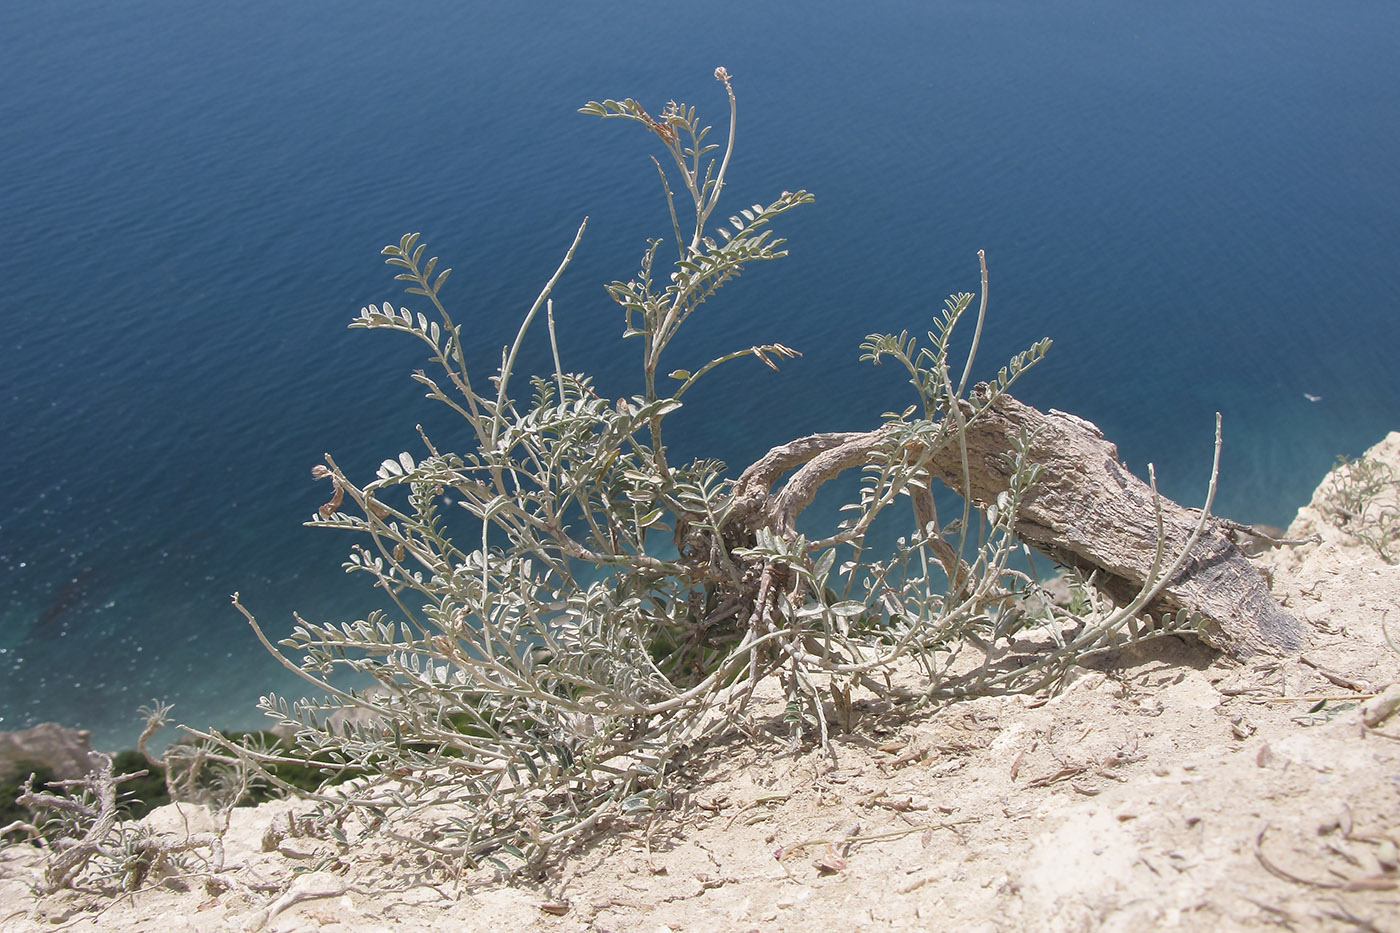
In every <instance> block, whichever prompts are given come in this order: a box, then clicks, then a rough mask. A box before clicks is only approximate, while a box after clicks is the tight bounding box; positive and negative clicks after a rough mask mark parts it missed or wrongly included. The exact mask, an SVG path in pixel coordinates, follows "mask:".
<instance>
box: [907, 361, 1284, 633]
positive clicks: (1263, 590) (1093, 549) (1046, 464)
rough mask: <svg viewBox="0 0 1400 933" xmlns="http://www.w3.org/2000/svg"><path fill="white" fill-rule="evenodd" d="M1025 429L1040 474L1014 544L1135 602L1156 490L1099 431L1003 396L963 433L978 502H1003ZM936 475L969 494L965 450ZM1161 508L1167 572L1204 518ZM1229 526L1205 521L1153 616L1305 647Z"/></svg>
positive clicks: (1145, 570)
mask: <svg viewBox="0 0 1400 933" xmlns="http://www.w3.org/2000/svg"><path fill="white" fill-rule="evenodd" d="M979 388H980V387H979ZM963 404H964V405H966V403H963ZM967 410H968V411H969V413H970V411H971V409H970V407H969V408H968V409H967ZM1023 434H1024V435H1025V436H1029V437H1032V438H1033V441H1032V443H1031V447H1030V451H1029V454H1030V460H1031V462H1033V463H1035V464H1038V465H1039V466H1040V467H1041V468H1042V473H1041V476H1040V479H1039V481H1038V482H1037V483H1036V485H1035V487H1034V488H1033V489H1032V491H1031V492H1030V494H1029V495H1027V496H1026V498H1025V499H1024V501H1023V502H1022V504H1021V507H1020V509H1019V511H1018V515H1017V525H1016V534H1017V537H1019V538H1020V539H1021V540H1022V541H1024V542H1026V543H1027V544H1029V545H1031V546H1032V547H1034V548H1036V549H1038V550H1040V551H1043V552H1044V553H1045V554H1047V555H1048V556H1050V557H1051V558H1053V559H1054V560H1056V561H1058V562H1060V563H1062V564H1066V565H1069V566H1074V567H1077V568H1079V569H1081V570H1084V571H1091V570H1095V569H1097V570H1098V571H1100V574H1099V576H1100V579H1101V580H1103V581H1104V583H1105V584H1106V586H1105V588H1106V590H1107V591H1108V593H1109V594H1110V595H1112V596H1114V597H1115V598H1117V599H1119V600H1120V601H1124V602H1126V601H1127V600H1130V599H1131V598H1132V597H1133V596H1134V595H1136V594H1137V593H1138V592H1139V591H1140V590H1141V588H1142V586H1143V583H1144V582H1145V581H1146V580H1147V578H1148V575H1149V573H1150V572H1151V570H1152V564H1153V560H1154V557H1155V556H1156V553H1157V505H1154V501H1153V494H1152V490H1151V487H1150V486H1148V484H1147V483H1145V482H1143V481H1142V480H1141V479H1139V478H1137V477H1136V476H1134V475H1132V474H1131V473H1129V472H1128V471H1127V469H1126V468H1125V467H1124V466H1123V465H1122V464H1121V463H1119V460H1118V448H1117V446H1116V445H1115V444H1113V443H1111V442H1110V441H1108V440H1107V439H1106V438H1105V437H1104V436H1103V432H1102V431H1100V430H1099V429H1098V427H1097V426H1095V425H1094V424H1092V423H1090V422H1088V421H1085V420H1084V419H1082V418H1078V417H1075V416H1074V415H1069V414H1065V413H1064V412H1060V411H1056V410H1054V409H1051V410H1050V411H1049V412H1048V413H1046V412H1042V411H1039V410H1038V409H1036V408H1033V407H1031V406H1029V405H1026V404H1024V403H1022V402H1019V401H1017V400H1016V399H1014V398H1012V397H1010V396H1009V395H1003V396H1001V397H1000V398H999V399H997V400H996V401H995V402H994V403H993V404H992V405H991V406H990V407H989V408H987V409H986V410H984V411H983V412H982V413H981V414H980V415H978V417H977V418H976V419H975V420H974V421H972V423H971V424H970V425H969V426H968V429H967V432H966V436H967V462H968V469H969V472H970V474H971V475H970V476H969V483H970V489H971V493H972V498H973V500H974V502H975V503H976V504H978V505H986V504H988V503H991V502H995V501H996V498H997V494H998V493H1000V492H1002V491H1004V490H1006V489H1007V487H1008V483H1009V480H1010V476H1011V467H1010V464H1009V462H1008V456H1009V455H1010V454H1011V452H1012V450H1013V443H1012V442H1013V439H1015V438H1017V437H1019V436H1021V435H1023ZM932 472H933V474H934V475H935V476H937V477H938V478H939V479H940V480H942V481H943V482H944V483H946V484H947V485H948V486H949V487H950V488H952V489H955V490H961V489H962V488H963V475H962V474H963V467H962V454H961V452H960V451H959V449H958V448H957V446H950V447H948V448H945V449H943V450H941V451H939V452H938V453H937V454H936V455H935V457H934V461H933V466H932ZM1158 502H1159V503H1160V509H1161V520H1162V529H1163V539H1164V544H1165V554H1164V560H1163V567H1164V568H1165V567H1169V566H1170V565H1171V563H1172V561H1174V560H1175V558H1176V557H1177V555H1178V554H1180V553H1181V552H1182V551H1183V549H1184V548H1185V547H1186V545H1187V543H1188V540H1189V538H1190V536H1191V534H1192V532H1193V530H1194V529H1195V528H1196V526H1197V524H1198V523H1199V521H1200V513H1199V512H1198V511H1196V510H1191V509H1186V508H1183V507H1182V506H1180V505H1178V504H1177V503H1175V502H1172V501H1171V500H1169V499H1167V498H1166V497H1159V499H1158ZM1227 527H1228V526H1227V524H1226V523H1225V522H1222V521H1220V520H1218V519H1214V518H1210V519H1208V520H1207V523H1206V527H1205V529H1204V531H1203V532H1202V534H1201V536H1200V537H1199V538H1198V539H1197V541H1196V543H1195V545H1194V546H1193V547H1192V548H1191V551H1190V554H1189V556H1188V558H1187V560H1186V562H1185V563H1184V564H1183V565H1182V567H1181V569H1180V570H1179V571H1178V572H1177V573H1176V575H1175V576H1174V577H1173V578H1172V579H1170V580H1169V581H1168V582H1167V584H1166V586H1165V587H1164V588H1163V589H1162V590H1161V592H1160V593H1159V594H1158V596H1157V597H1156V599H1155V600H1154V601H1153V602H1151V603H1149V604H1148V606H1147V610H1148V611H1149V612H1152V613H1157V612H1175V611H1177V610H1178V609H1181V608H1186V609H1189V610H1192V611H1195V612H1199V613H1200V614H1201V615H1202V616H1203V617H1204V618H1205V620H1206V628H1205V630H1204V632H1203V633H1202V637H1203V638H1204V639H1205V640H1206V641H1207V642H1208V643H1210V644H1211V645H1213V646H1215V647H1217V648H1220V649H1222V650H1224V651H1228V652H1229V653H1231V654H1234V655H1239V656H1246V655H1250V654H1254V653H1256V652H1259V651H1266V652H1292V651H1299V650H1301V649H1302V648H1303V645H1304V629H1303V626H1302V625H1301V624H1300V623H1299V622H1298V620H1296V619H1294V618H1293V617H1292V616H1290V615H1289V614H1288V613H1286V612H1284V611H1283V609H1282V608H1281V607H1280V606H1279V604H1278V603H1277V602H1276V601H1275V600H1274V598H1273V597H1272V596H1271V595H1270V593H1269V587H1268V583H1267V581H1266V580H1265V578H1264V575H1263V574H1262V573H1261V572H1260V571H1259V570H1258V569H1257V568H1256V567H1255V566H1254V565H1253V564H1251V563H1250V562H1249V559H1248V558H1247V557H1245V555H1244V554H1243V553H1242V552H1241V551H1240V550H1239V549H1238V548H1237V547H1236V546H1235V544H1234V542H1233V541H1232V540H1231V538H1230V537H1229V535H1228V533H1227Z"/></svg>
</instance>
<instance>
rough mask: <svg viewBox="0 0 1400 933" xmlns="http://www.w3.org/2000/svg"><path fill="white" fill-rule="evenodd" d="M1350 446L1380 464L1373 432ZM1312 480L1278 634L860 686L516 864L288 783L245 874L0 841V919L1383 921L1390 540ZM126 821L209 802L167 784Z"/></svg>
mask: <svg viewBox="0 0 1400 933" xmlns="http://www.w3.org/2000/svg"><path fill="white" fill-rule="evenodd" d="M1373 455H1374V456H1377V457H1378V458H1380V459H1382V460H1384V461H1386V462H1389V463H1391V464H1394V465H1395V466H1396V468H1397V469H1400V433H1395V434H1391V435H1390V437H1389V438H1387V439H1386V441H1385V442H1383V443H1382V444H1381V445H1379V446H1378V447H1377V448H1376V449H1375V450H1374V451H1373ZM1325 486H1326V484H1324V488H1322V489H1320V490H1319V497H1317V498H1315V499H1314V501H1313V503H1312V504H1311V505H1309V506H1308V507H1305V508H1304V509H1302V510H1301V511H1300V512H1299V515H1298V518H1297V520H1296V521H1295V522H1294V525H1293V527H1292V528H1290V529H1289V536H1290V537H1298V538H1301V537H1305V536H1307V535H1310V534H1314V533H1316V534H1317V535H1318V536H1319V537H1320V541H1319V542H1318V543H1314V544H1308V545H1304V546H1301V547H1297V548H1290V549H1285V550H1283V551H1282V552H1277V551H1276V552H1270V553H1268V554H1266V555H1265V556H1264V557H1262V558H1260V559H1259V560H1260V562H1261V563H1262V564H1264V565H1265V566H1266V567H1268V568H1269V569H1270V571H1271V572H1272V574H1273V581H1274V592H1275V595H1276V596H1277V597H1278V599H1279V600H1280V601H1281V602H1282V603H1283V605H1284V606H1285V607H1286V608H1287V609H1288V610H1289V611H1290V612H1292V613H1294V614H1295V615H1297V616H1298V617H1300V618H1301V619H1303V620H1305V621H1306V622H1307V623H1308V627H1309V629H1310V633H1311V643H1310V645H1309V647H1308V648H1307V650H1306V651H1305V652H1304V653H1303V654H1302V655H1301V656H1299V657H1296V658H1285V659H1279V658H1271V657H1259V658H1255V659H1252V660H1250V661H1248V662H1238V661H1233V660H1230V659H1228V658H1224V657H1221V656H1218V655H1216V654H1215V653H1214V652H1212V651H1210V650H1208V649H1206V648H1203V647H1202V646H1200V645H1199V644H1196V643H1194V642H1189V641H1185V640H1180V639H1175V638H1172V639H1162V640H1160V641H1157V642H1153V643H1150V644H1147V645H1144V646H1141V647H1139V648H1136V649H1134V650H1131V651H1125V652H1121V653H1119V654H1118V655H1116V656H1113V657H1107V658H1103V659H1101V660H1100V661H1099V662H1098V663H1096V664H1095V666H1093V667H1088V668H1083V669H1080V670H1077V671H1076V672H1075V674H1074V676H1073V677H1072V678H1070V680H1069V682H1068V683H1067V684H1066V685H1065V687H1064V688H1063V689H1062V690H1061V691H1060V692H1058V693H1057V694H1056V695H1054V696H1052V697H1049V698H1044V697H1041V698H1032V697H1010V698H994V699H981V700H975V701H970V702H965V703H961V704H957V705H953V706H950V707H948V708H945V709H942V710H939V711H937V712H936V713H933V714H926V715H923V716H921V717H918V718H915V719H908V720H906V719H900V718H896V717H894V716H892V715H890V714H888V713H885V712H882V711H881V710H880V709H879V708H877V707H874V706H871V705H867V706H866V707H865V708H864V717H863V722H862V723H861V725H860V728H859V729H858V731H857V733H856V734H855V735H854V736H853V737H847V738H844V739H841V740H838V752H839V761H838V762H837V763H836V764H835V765H834V766H833V764H832V763H831V761H830V759H829V758H828V757H827V756H826V755H825V754H824V753H822V752H821V751H819V750H813V749H811V748H808V747H801V748H793V747H791V746H790V745H789V744H788V743H787V742H786V741H785V740H784V739H783V738H781V737H780V735H779V734H778V731H777V730H773V731H772V732H770V733H764V734H763V735H761V736H760V737H759V739H758V740H756V741H755V740H754V739H752V738H745V739H743V740H738V739H736V740H734V741H733V742H732V743H731V744H728V745H722V746H719V747H716V748H714V749H712V750H710V752H709V753H708V754H706V755H705V756H704V757H703V759H702V761H701V762H699V763H698V764H697V765H696V766H695V767H694V768H693V769H692V770H691V772H690V773H689V778H688V784H687V786H686V787H685V788H684V789H683V790H682V791H680V792H678V794H677V798H676V802H677V806H676V808H675V809H674V810H672V811H671V812H668V813H665V814H663V815H662V816H660V817H658V818H657V819H656V820H655V821H654V822H653V823H652V824H651V825H650V826H648V827H637V828H635V829H633V830H631V831H626V832H620V833H613V834H610V835H605V836H603V837H602V838H601V839H600V840H598V841H597V842H595V843H594V844H593V845H591V846H590V847H588V848H586V849H584V850H582V851H580V852H578V853H576V854H575V855H573V856H572V857H570V858H568V859H567V860H565V861H564V862H563V863H562V864H560V865H558V866H557V867H556V868H555V869H554V870H553V871H552V872H551V874H550V876H549V877H547V878H546V879H545V880H544V881H541V882H537V883H531V884H524V885H520V884H518V885H516V886H508V885H505V884H502V883H499V882H498V881H496V880H494V879H492V878H489V877H475V878H469V879H465V880H463V881H461V882H457V883H426V882H425V883H423V884H421V885H418V886H407V887H404V886H403V885H402V884H401V883H400V882H401V879H402V878H403V872H404V870H405V868H404V866H403V865H402V864H401V863H391V864H386V861H385V860H386V859H387V858H388V856H386V855H383V854H381V853H379V852H375V851H367V850H347V851H340V850H338V849H337V848H336V847H335V845H334V844H332V843H330V842H323V841H316V840H310V839H305V838H298V837H295V836H286V835H284V834H283V833H280V832H277V831H276V829H275V827H276V826H279V825H281V826H285V825H286V814H287V813H288V812H295V811H297V810H298V809H299V808H302V809H304V808H305V805H304V804H298V803H295V802H279V803H275V804H268V805H264V806H262V807H258V808H255V809H241V810H237V811H234V813H233V814H232V816H231V822H230V823H229V825H228V828H227V831H226V832H225V833H224V846H225V863H226V866H228V868H227V870H228V871H229V872H230V873H232V874H233V875H234V876H235V877H237V878H240V879H242V880H243V882H244V883H246V884H248V885H250V887H249V888H247V889H244V890H239V889H238V888H224V889H223V890H220V891H219V892H218V893H210V891H209V890H208V889H207V888H206V887H205V886H203V885H202V884H200V883H198V881H197V879H196V880H192V881H191V882H190V883H189V884H188V885H187V886H186V889H185V890H174V889H172V888H171V887H170V886H153V887H149V888H147V889H144V890H142V891H140V892H138V893H136V894H134V895H131V896H128V897H124V898H120V899H116V900H110V899H107V900H102V899H97V898H94V897H92V896H90V895H86V894H80V893H72V892H69V893H64V894H60V895H54V896H50V897H48V898H44V899H35V898H34V897H33V896H32V894H31V893H30V884H31V883H32V882H34V881H35V880H36V879H38V878H39V877H40V875H41V873H42V858H41V854H40V853H39V852H37V851H36V850H34V849H33V848H31V847H29V846H27V845H15V846H10V847H8V848H6V849H4V850H3V851H2V852H0V931H5V933H10V931H14V933H20V931H33V930H56V929H73V930H153V931H154V930H159V931H181V930H198V931H214V930H259V929H261V930H267V931H282V933H292V931H303V930H306V931H310V930H323V931H327V933H331V931H337V933H371V931H385V930H419V929H433V930H436V931H442V933H449V931H476V930H481V931H487V930H514V931H520V933H525V931H536V930H538V931H604V930H610V931H617V933H621V931H646V933H651V931H662V930H672V931H709V930H715V931H719V930H724V931H744V930H775V931H776V930H809V931H848V930H929V929H935V930H937V929H957V930H968V931H974V930H988V931H992V930H1062V931H1071V930H1125V931H1126V930H1133V931H1136V930H1143V929H1156V928H1181V929H1189V930H1207V929H1208V930H1243V929H1250V930H1252V929H1261V928H1283V929H1288V930H1298V931H1303V930H1352V929H1355V930H1377V931H1400V886H1398V885H1400V870H1397V850H1396V846H1397V843H1400V716H1396V717H1394V718H1390V719H1388V720H1383V721H1380V722H1379V723H1378V724H1377V725H1376V726H1375V727H1372V726H1368V725H1367V724H1366V723H1365V722H1364V721H1363V717H1364V716H1366V715H1367V714H1368V713H1369V714H1371V716H1370V718H1371V721H1372V722H1376V717H1377V716H1378V715H1379V710H1378V707H1379V705H1381V704H1382V703H1383V702H1384V699H1385V698H1384V697H1381V698H1377V697H1376V696H1375V695H1376V694H1379V693H1381V692H1382V691H1384V690H1385V688H1386V687H1387V686H1388V685H1392V684H1396V683H1397V682H1400V653H1397V651H1396V650H1394V649H1393V648H1392V647H1390V646H1388V644H1387V639H1386V635H1385V626H1386V624H1387V622H1388V623H1389V626H1390V630H1391V632H1392V633H1394V635H1395V637H1396V638H1397V639H1400V567H1397V566H1393V565H1389V564H1387V563H1385V562H1384V561H1383V560H1382V559H1381V557H1380V556H1379V555H1378V554H1377V553H1376V552H1375V551H1374V550H1372V549H1371V548H1369V547H1367V546H1365V545H1364V544H1361V543H1359V542H1358V541H1357V540H1356V539H1355V538H1354V537H1352V536H1351V535H1349V534H1347V533H1346V532H1344V531H1343V530H1341V529H1340V528H1338V527H1336V526H1335V525H1334V524H1332V523H1331V518H1332V516H1329V515H1327V514H1325V513H1324V511H1323V510H1321V509H1320V508H1319V507H1318V506H1319V505H1320V503H1321V502H1322V501H1323V500H1322V498H1321V497H1323V496H1325V495H1326V493H1327V490H1326V488H1325ZM1397 692H1400V687H1397V688H1393V689H1392V691H1391V693H1390V696H1392V697H1394V696H1396V695H1397ZM774 702H776V700H775V701H774ZM775 718H776V717H775ZM147 825H148V826H149V827H150V828H151V829H152V831H153V832H157V833H163V834H167V835H168V836H169V837H171V838H180V837H182V835H183V834H188V833H199V832H204V831H210V830H215V829H219V828H221V827H220V826H219V825H218V824H217V823H216V822H215V820H214V818H213V817H212V816H211V815H210V814H208V813H207V812H205V811H204V810H202V809H200V808H197V807H188V806H185V807H176V806H171V807H166V808H163V809H162V810H159V811H157V812H156V813H154V814H152V815H151V816H150V817H148V819H147ZM270 828H273V829H272V831H269V830H270ZM391 869H393V870H392V871H391ZM263 884H266V885H267V886H269V888H271V890H270V891H269V893H265V894H262V893H258V891H257V890H254V889H255V888H258V887H259V886H261V885H263ZM394 888H398V889H397V890H395V889H394Z"/></svg>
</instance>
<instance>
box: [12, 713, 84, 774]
mask: <svg viewBox="0 0 1400 933" xmlns="http://www.w3.org/2000/svg"><path fill="white" fill-rule="evenodd" d="M91 751H92V733H91V732H89V731H87V730H86V729H69V728H67V727H65V726H60V725H59V724H58V723H56V722H41V723H39V725H37V726H34V727H33V728H30V729H21V730H19V731H17V732H0V779H8V778H12V777H16V776H22V775H20V772H21V771H22V770H24V769H25V768H27V767H33V766H35V765H47V766H49V767H50V768H52V769H53V771H54V776H55V777H57V778H58V779H59V780H61V781H72V780H76V779H78V778H80V777H82V776H83V775H85V774H87V773H88V770H89V769H90V768H91V767H92V763H91V762H90V761H89V760H88V753H89V752H91Z"/></svg>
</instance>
